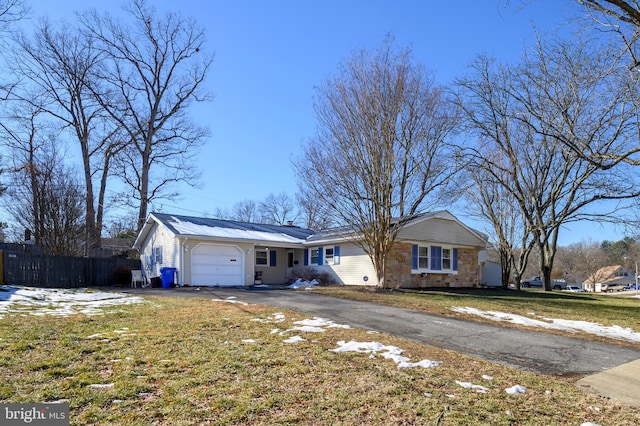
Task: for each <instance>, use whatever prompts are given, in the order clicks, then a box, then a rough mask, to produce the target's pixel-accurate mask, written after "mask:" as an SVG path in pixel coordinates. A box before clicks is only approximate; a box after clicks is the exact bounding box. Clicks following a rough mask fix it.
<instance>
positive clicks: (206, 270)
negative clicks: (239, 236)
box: [191, 244, 244, 286]
mask: <svg viewBox="0 0 640 426" xmlns="http://www.w3.org/2000/svg"><path fill="white" fill-rule="evenodd" d="M243 259H244V253H243V252H242V250H240V249H239V248H238V247H235V246H224V245H216V244H200V245H198V246H197V247H194V248H193V250H192V251H191V281H192V284H191V285H200V286H234V285H244V280H243V276H244V264H243Z"/></svg>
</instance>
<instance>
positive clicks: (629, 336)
mask: <svg viewBox="0 0 640 426" xmlns="http://www.w3.org/2000/svg"><path fill="white" fill-rule="evenodd" d="M451 310H452V311H454V312H458V313H462V314H471V315H477V316H479V317H482V318H486V319H489V320H492V321H506V322H510V323H512V324H518V325H524V326H529V327H540V328H545V329H551V330H563V331H568V332H572V333H575V332H578V331H582V332H585V333H589V334H595V335H598V336H602V337H608V338H611V339H617V340H626V341H629V342H640V333H638V332H635V331H633V330H632V329H631V328H628V327H620V326H618V325H613V326H604V325H602V324H598V323H593V322H588V321H576V320H565V319H558V318H544V317H543V318H542V319H535V318H529V317H525V316H522V315H516V314H508V313H504V312H497V311H481V310H479V309H476V308H469V307H464V308H463V307H453V308H451Z"/></svg>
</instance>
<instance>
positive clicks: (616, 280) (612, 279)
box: [583, 265, 635, 292]
mask: <svg viewBox="0 0 640 426" xmlns="http://www.w3.org/2000/svg"><path fill="white" fill-rule="evenodd" d="M634 282H635V278H634V277H633V273H631V272H629V271H628V270H627V269H626V268H625V267H624V266H622V265H612V266H605V267H603V268H600V269H598V270H597V271H596V272H595V273H593V274H591V276H589V278H587V279H586V280H585V282H584V284H583V288H584V290H585V291H595V292H600V291H602V289H603V287H604V288H606V287H605V286H616V285H617V286H627V285H629V284H633V283H634Z"/></svg>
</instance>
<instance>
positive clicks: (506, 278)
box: [464, 150, 534, 290]
mask: <svg viewBox="0 0 640 426" xmlns="http://www.w3.org/2000/svg"><path fill="white" fill-rule="evenodd" d="M484 154H485V155H482V156H479V155H477V153H476V152H474V151H473V150H469V152H468V153H467V155H466V157H467V158H468V162H467V163H466V166H465V172H464V176H465V177H467V181H468V182H471V183H472V184H471V185H470V186H469V187H468V189H467V191H466V192H465V198H466V199H467V200H468V203H469V207H470V209H469V211H470V212H471V213H472V214H474V215H475V216H477V217H478V218H480V219H481V220H482V221H484V222H488V223H489V224H490V227H491V230H490V234H491V235H492V236H493V240H494V241H495V247H496V249H497V251H498V254H499V256H500V265H501V274H502V288H505V289H506V288H508V287H509V282H510V280H511V275H512V273H513V276H514V278H515V283H516V289H517V290H520V281H521V278H522V275H523V273H524V270H525V268H526V267H527V261H528V259H529V255H530V254H531V251H532V249H533V242H534V241H533V239H532V238H531V232H530V230H529V228H528V224H527V222H526V220H525V218H524V217H523V214H522V212H521V211H520V209H517V208H514V206H516V205H517V199H516V198H515V197H514V195H513V193H512V192H511V191H509V190H508V189H507V188H506V187H505V185H504V184H505V183H506V182H509V179H510V176H509V174H503V175H502V176H501V177H500V179H496V178H494V176H493V173H496V172H497V171H498V170H500V169H495V168H494V167H493V166H492V165H491V163H493V162H496V163H500V158H501V157H502V158H504V156H503V154H502V153H500V152H496V151H493V152H485V153H484ZM486 154H488V155H486ZM487 158H490V159H491V161H490V162H487V160H486V159H487ZM506 161H507V162H508V159H506ZM504 169H505V167H504V165H503V166H502V168H501V170H504Z"/></svg>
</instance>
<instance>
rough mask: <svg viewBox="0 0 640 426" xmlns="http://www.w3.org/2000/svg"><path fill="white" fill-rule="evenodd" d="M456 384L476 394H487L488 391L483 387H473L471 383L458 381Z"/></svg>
mask: <svg viewBox="0 0 640 426" xmlns="http://www.w3.org/2000/svg"><path fill="white" fill-rule="evenodd" d="M456 383H457V384H458V385H460V386H462V387H463V388H465V389H473V390H475V391H476V392H478V393H487V392H489V389H487V388H485V387H484V386H480V385H474V384H473V383H471V382H460V381H458V380H456Z"/></svg>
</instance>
